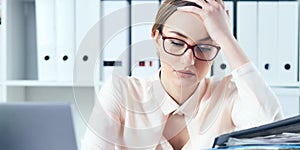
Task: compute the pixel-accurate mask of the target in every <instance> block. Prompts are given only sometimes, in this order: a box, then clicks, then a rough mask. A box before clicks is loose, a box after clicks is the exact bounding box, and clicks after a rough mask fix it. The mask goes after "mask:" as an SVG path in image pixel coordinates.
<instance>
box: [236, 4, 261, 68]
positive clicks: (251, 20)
mask: <svg viewBox="0 0 300 150" xmlns="http://www.w3.org/2000/svg"><path fill="white" fill-rule="evenodd" d="M257 15H258V3H257V1H237V27H236V28H237V40H238V42H239V44H240V46H241V48H242V49H243V51H244V52H245V53H246V55H247V56H248V58H249V59H250V60H251V61H252V62H253V63H254V64H256V65H257V42H258V41H257V37H258V26H257V23H258V19H257Z"/></svg>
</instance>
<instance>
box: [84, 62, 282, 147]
mask: <svg viewBox="0 0 300 150" xmlns="http://www.w3.org/2000/svg"><path fill="white" fill-rule="evenodd" d="M97 97H98V99H97V100H96V102H95V106H94V109H93V112H92V115H91V117H90V120H89V124H88V130H87V131H86V134H85V136H84V138H83V139H82V143H81V145H82V146H81V147H82V150H100V149H104V150H109V149H143V150H144V149H151V150H155V149H163V150H171V149H172V146H171V145H170V144H169V143H168V139H165V138H164V136H163V134H162V132H163V130H164V126H165V123H166V121H167V119H168V117H170V116H172V115H183V116H184V119H185V122H186V124H185V125H186V126H187V130H188V133H189V137H190V139H189V141H188V142H187V143H186V144H185V145H184V147H183V148H182V149H205V148H211V147H212V144H213V141H214V138H215V137H217V136H219V135H220V134H224V133H228V132H232V131H235V130H240V129H245V128H250V127H254V126H258V125H262V124H265V123H270V122H273V121H275V120H279V119H282V118H283V115H282V111H281V107H280V105H279V102H278V99H277V97H276V96H275V94H274V93H273V92H272V91H271V89H270V87H269V86H268V85H267V84H266V82H265V81H264V80H263V79H262V77H261V75H260V73H259V72H258V70H257V68H256V67H255V66H254V65H253V63H251V62H249V63H247V64H244V65H243V66H241V67H239V68H237V69H235V70H233V71H232V73H231V75H229V76H226V77H223V78H219V77H211V78H205V79H203V80H202V81H201V82H200V84H199V85H198V87H197V89H196V90H195V92H194V94H193V95H192V96H191V97H190V98H189V99H188V100H187V101H186V102H185V103H184V104H182V105H181V106H180V105H178V104H177V103H176V102H175V101H174V100H173V99H172V98H171V97H170V96H169V95H168V94H167V93H166V92H165V91H164V89H163V86H162V85H161V82H160V79H159V75H158V73H157V74H156V75H155V76H154V77H151V78H149V79H146V80H141V79H136V78H133V77H113V79H112V82H109V83H107V84H105V85H104V86H103V87H102V88H101V90H100V92H99V94H98V95H97ZM180 129H183V126H182V128H180ZM180 129H178V131H176V130H175V131H174V135H176V134H177V133H178V132H179V131H180Z"/></svg>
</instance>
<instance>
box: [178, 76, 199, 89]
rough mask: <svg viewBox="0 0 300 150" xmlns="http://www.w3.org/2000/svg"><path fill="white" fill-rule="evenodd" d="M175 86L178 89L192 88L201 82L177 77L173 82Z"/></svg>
mask: <svg viewBox="0 0 300 150" xmlns="http://www.w3.org/2000/svg"><path fill="white" fill-rule="evenodd" d="M173 83H174V85H175V86H177V87H183V88H185V87H187V88H188V87H191V86H195V85H198V83H199V81H198V80H197V79H196V78H179V77H175V79H174V81H173Z"/></svg>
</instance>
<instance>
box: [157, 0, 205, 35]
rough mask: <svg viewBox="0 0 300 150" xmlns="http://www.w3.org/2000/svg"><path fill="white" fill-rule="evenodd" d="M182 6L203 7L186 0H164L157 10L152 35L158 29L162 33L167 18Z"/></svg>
mask: <svg viewBox="0 0 300 150" xmlns="http://www.w3.org/2000/svg"><path fill="white" fill-rule="evenodd" d="M182 6H196V7H199V8H202V7H201V6H199V5H197V4H196V3H193V2H189V1H186V0H164V1H163V4H162V5H161V6H160V8H159V10H158V12H157V15H156V18H155V23H154V25H153V26H152V35H154V34H155V31H156V30H158V31H159V32H160V33H161V32H162V29H163V25H164V23H165V22H166V20H167V19H168V18H169V17H170V16H171V15H172V14H173V13H174V12H175V11H176V10H177V7H182Z"/></svg>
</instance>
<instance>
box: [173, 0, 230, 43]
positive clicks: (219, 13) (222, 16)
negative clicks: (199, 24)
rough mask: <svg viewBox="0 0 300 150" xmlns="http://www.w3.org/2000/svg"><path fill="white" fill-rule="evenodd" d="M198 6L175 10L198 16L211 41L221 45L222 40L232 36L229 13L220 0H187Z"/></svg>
mask: <svg viewBox="0 0 300 150" xmlns="http://www.w3.org/2000/svg"><path fill="white" fill-rule="evenodd" d="M188 1H190V2H193V3H195V4H197V5H199V6H200V7H202V8H199V7H196V6H183V7H178V8H177V10H179V11H184V12H190V13H193V14H195V15H196V16H198V17H199V18H200V19H201V20H202V21H203V23H204V25H205V27H206V30H207V32H208V33H209V35H210V37H211V39H212V40H214V41H215V42H216V43H217V44H219V45H222V43H223V41H224V39H226V38H227V37H229V36H233V35H232V33H231V30H230V26H231V25H230V16H229V11H228V10H226V9H225V6H224V3H223V1H222V0H188Z"/></svg>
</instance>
